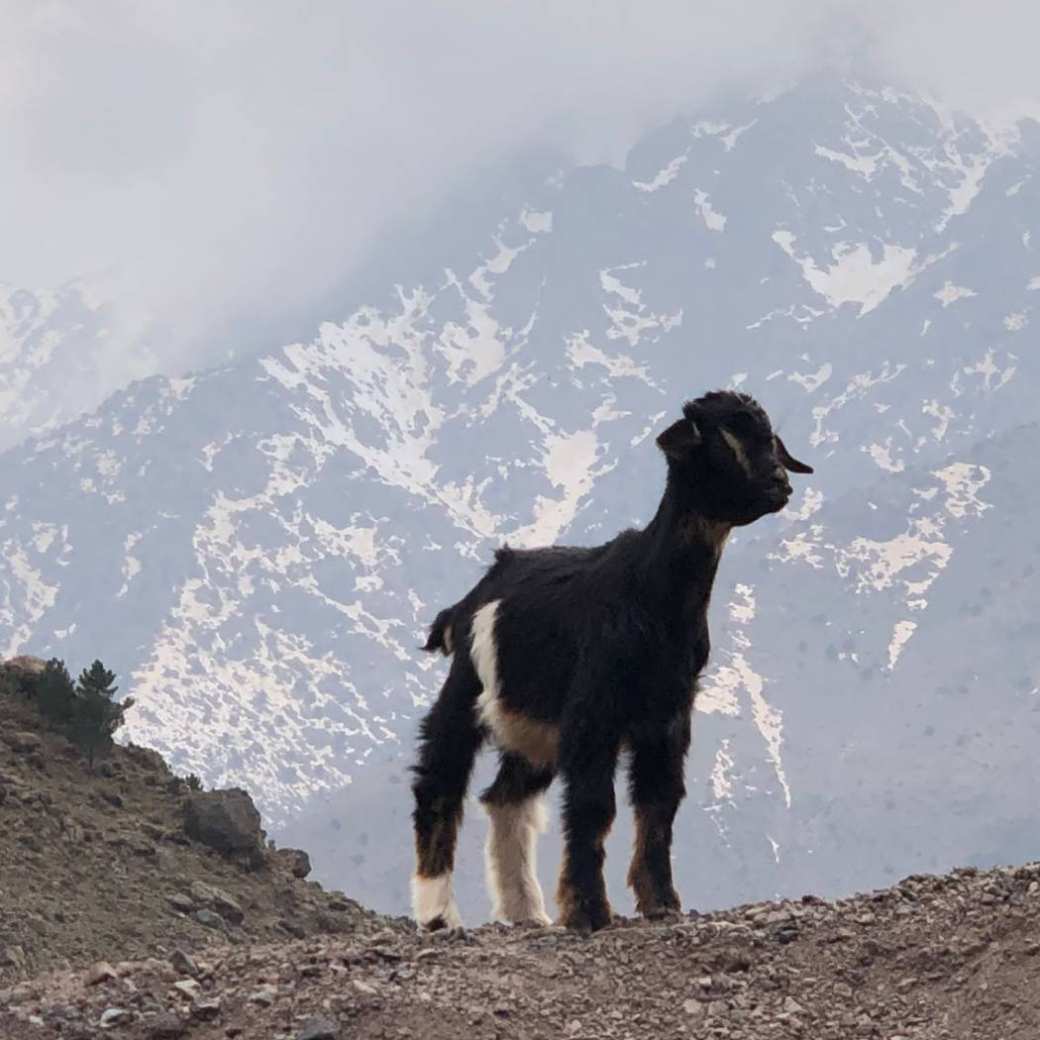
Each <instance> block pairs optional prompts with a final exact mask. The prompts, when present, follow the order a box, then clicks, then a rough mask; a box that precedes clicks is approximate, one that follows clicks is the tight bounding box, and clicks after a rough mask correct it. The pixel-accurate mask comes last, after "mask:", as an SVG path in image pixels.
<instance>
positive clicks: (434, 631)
mask: <svg viewBox="0 0 1040 1040" xmlns="http://www.w3.org/2000/svg"><path fill="white" fill-rule="evenodd" d="M454 620H455V608H454V607H447V608H446V609H444V610H442V611H441V612H440V613H439V614H438V615H437V616H436V617H435V618H434V620H433V624H432V625H430V636H429V638H428V639H427V640H426V645H425V646H424V647H423V649H424V650H428V651H430V653H434V652H435V651H437V650H439V651H440V652H441V653H442V654H444V656H445V657H451V655H452V653H453V652H454V650H455V638H454V632H453V631H452V622H453V621H454Z"/></svg>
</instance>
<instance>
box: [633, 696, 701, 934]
mask: <svg viewBox="0 0 1040 1040" xmlns="http://www.w3.org/2000/svg"><path fill="white" fill-rule="evenodd" d="M631 745H632V760H631V764H630V766H629V790H630V792H631V796H632V807H633V809H634V810H635V818H636V821H635V822H636V838H635V850H634V852H633V855H632V865H631V867H630V868H629V871H628V884H629V886H630V887H631V888H632V891H633V892H634V893H635V897H636V910H637V911H638V912H639V913H641V914H643V915H644V916H645V917H659V916H663V915H664V914H668V913H674V912H678V911H679V910H680V909H681V902H680V900H679V895H678V893H677V892H676V891H675V887H674V885H673V884H672V859H671V850H672V823H673V821H674V820H675V814H676V812H677V811H678V808H679V804H680V803H681V802H682V800H683V798H684V797H685V795H686V785H685V783H684V780H683V772H684V769H685V761H686V752H687V751H688V750H689V747H690V713H689V711H685V712H683V713H681V714H680V715H679V716H678V717H677V718H676V719H675V720H674V721H673V722H672V724H671V725H670V726H669V727H668V728H667V729H666V730H664V731H662V732H660V733H654V734H647V735H643V736H640V737H639V738H638V739H634V740H632V741H631Z"/></svg>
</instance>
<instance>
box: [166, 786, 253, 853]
mask: <svg viewBox="0 0 1040 1040" xmlns="http://www.w3.org/2000/svg"><path fill="white" fill-rule="evenodd" d="M184 830H185V832H186V833H187V835H188V837H190V838H194V839H195V840H196V841H201V842H202V843H203V844H204V845H208V846H209V847H210V848H211V849H216V850H217V851H218V852H222V853H224V854H225V855H227V856H234V857H235V858H240V859H242V860H243V861H244V862H246V863H248V864H249V865H251V866H259V864H260V863H261V862H262V861H263V858H264V832H263V830H262V829H261V827H260V813H259V812H258V811H257V808H256V806H255V805H254V804H253V799H252V798H250V797H249V794H248V792H246V791H243V790H242V789H241V788H239V787H230V788H227V789H226V790H223V791H193V792H192V793H191V794H189V795H188V797H187V798H186V799H185V801H184Z"/></svg>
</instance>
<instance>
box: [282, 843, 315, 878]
mask: <svg viewBox="0 0 1040 1040" xmlns="http://www.w3.org/2000/svg"><path fill="white" fill-rule="evenodd" d="M274 855H275V859H276V860H277V861H278V862H279V863H280V864H281V865H282V866H283V867H285V868H286V869H287V870H288V871H289V872H290V873H291V874H292V876H293V877H295V878H305V877H306V876H307V875H308V874H309V873H310V872H311V858H310V856H308V855H307V853H306V852H304V851H303V849H278V851H277V852H275V854H274Z"/></svg>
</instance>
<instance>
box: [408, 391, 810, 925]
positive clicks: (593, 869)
mask: <svg viewBox="0 0 1040 1040" xmlns="http://www.w3.org/2000/svg"><path fill="white" fill-rule="evenodd" d="M657 445H658V447H659V448H660V449H661V451H662V452H663V453H664V456H665V459H666V463H667V480H666V485H665V491H664V496H663V497H662V499H661V502H660V505H659V506H658V509H657V512H656V514H655V516H654V517H653V519H652V520H651V521H650V523H649V524H648V525H647V526H646V528H645V529H643V530H626V531H622V532H621V533H620V534H618V535H617V536H616V537H615V538H614V539H612V540H611V541H609V542H607V543H606V544H605V545H599V546H595V547H591V548H577V547H566V546H553V547H549V548H541V549H511V548H509V547H508V546H505V547H503V548H501V549H499V550H498V551H497V552H496V553H495V561H494V563H493V565H492V566H491V567H490V569H489V570H488V571H487V573H486V574H485V575H484V577H483V578H481V579H480V581H479V582H478V583H477V584H476V585H475V586H474V587H473V589H472V590H471V591H470V592H469V593H467V594H466V596H464V597H463V598H462V599H461V600H460V601H459V602H458V603H456V604H455V605H454V606H451V607H448V608H447V609H445V610H442V611H441V612H440V613H439V614H438V615H437V618H436V620H435V621H434V623H433V625H432V626H431V628H430V633H429V639H428V640H427V642H426V645H425V647H424V649H425V650H429V651H440V652H442V653H443V654H445V655H446V656H450V657H451V658H452V661H451V666H450V670H449V673H448V676H447V679H446V680H445V683H444V686H443V688H442V689H441V692H440V694H439V696H438V698H437V700H436V702H435V703H434V705H433V707H432V708H431V709H430V711H429V713H428V714H427V715H426V717H425V718H424V719H423V721H422V723H421V726H420V733H419V756H418V762H417V764H416V765H415V766H414V767H413V773H414V782H413V784H412V792H413V794H414V796H415V811H414V813H413V817H412V819H413V822H414V827H415V847H416V869H415V874H414V876H413V878H412V905H413V913H414V915H415V918H416V920H417V921H418V923H419V925H420V927H422V928H426V929H436V928H441V927H457V926H459V925H460V923H461V922H460V919H459V913H458V908H457V905H456V902H455V898H454V894H453V889H452V869H453V867H454V858H455V842H456V836H457V833H458V828H459V825H460V824H461V821H462V806H463V800H464V798H465V796H466V789H467V786H468V784H469V777H470V773H471V770H472V767H473V762H474V758H475V756H476V753H477V751H478V750H479V749H480V747H481V746H482V745H483V744H484V743H485V741H488V740H491V741H493V743H494V744H495V745H497V747H498V750H499V753H500V758H501V760H500V766H499V770H498V774H497V776H496V777H495V780H494V782H493V783H492V784H491V786H490V787H488V788H487V790H486V791H484V792H483V794H482V795H481V801H482V803H483V805H484V807H485V808H486V810H487V812H488V815H489V817H490V829H489V833H488V839H487V846H486V851H485V859H486V867H487V881H488V887H489V889H490V891H491V896H492V903H493V906H492V916H493V917H494V918H495V919H498V920H503V921H507V922H513V923H519V922H522V921H535V922H539V923H541V924H549V923H550V918H549V916H548V914H547V913H546V909H545V902H544V899H543V896H542V891H541V888H540V887H539V884H538V879H537V876H536V873H535V844H536V838H537V832H538V831H539V829H540V828H541V820H542V808H541V802H542V795H543V794H544V792H545V790H546V789H547V788H548V787H549V785H550V784H551V783H552V781H553V778H554V777H555V775H556V774H557V773H559V774H561V776H562V778H563V781H564V783H565V792H564V798H563V833H564V855H563V863H562V865H561V868H560V874H559V885H558V889H557V896H556V899H557V904H558V906H559V910H560V923H561V924H563V925H565V926H567V927H568V928H572V929H577V930H580V931H586V932H587V931H594V930H596V929H599V928H602V927H604V926H605V925H606V924H608V923H609V922H610V920H611V916H612V914H611V909H610V903H609V901H608V899H607V892H606V886H605V884H604V881H603V861H604V849H603V844H604V841H605V839H606V836H607V833H608V831H609V829H610V826H611V824H612V822H613V819H614V813H615V801H614V775H615V771H616V766H617V759H618V755H619V753H620V752H621V751H622V750H626V751H627V753H628V755H629V792H630V795H631V800H632V804H633V808H634V812H635V819H636V838H635V850H634V855H633V858H632V861H631V868H630V870H629V872H628V884H629V886H630V887H631V888H632V889H633V890H634V893H635V897H636V908H637V910H638V911H639V913H641V914H643V915H645V916H647V917H654V916H660V915H663V914H666V913H669V912H671V911H677V910H678V909H679V907H680V902H679V896H678V895H677V894H676V891H675V889H674V887H673V884H672V868H671V859H670V850H671V842H672V822H673V820H674V818H675V814H676V811H677V809H678V807H679V804H680V802H681V801H682V799H683V797H684V796H685V793H686V791H685V786H684V782H683V772H684V764H685V759H686V753H687V751H688V749H689V744H690V716H691V711H692V707H693V699H694V695H695V686H696V680H697V676H698V675H699V674H700V672H701V670H702V669H703V668H704V665H705V663H706V662H707V659H708V650H709V641H708V621H707V607H708V600H709V597H710V595H711V588H712V583H713V581H714V579H715V572H716V569H717V567H718V564H719V556H720V553H721V551H722V547H723V544H724V543H725V541H726V538H727V536H728V534H729V532H730V529H731V528H733V527H738V526H743V525H745V524H750V523H752V522H753V521H755V520H757V519H759V518H760V517H762V516H764V515H766V514H767V513H775V512H777V511H779V510H781V509H783V508H784V506H785V505H786V504H787V502H788V500H789V498H790V496H791V485H790V483H789V481H788V478H787V475H786V473H785V469H786V470H791V471H792V472H795V473H812V469H811V467H809V466H807V465H805V463H802V462H798V461H797V460H796V459H794V458H792V457H791V455H790V454H789V453H788V451H787V449H786V448H785V447H784V444H783V441H781V439H780V437H779V436H777V435H776V433H774V432H773V430H772V427H771V424H770V422H769V418H768V416H767V415H766V413H765V412H764V411H763V410H762V408H761V407H760V406H759V405H758V404H757V402H756V401H755V400H754V399H753V398H751V397H749V396H747V395H746V394H740V393H734V392H731V391H714V392H712V393H708V394H705V395H704V396H703V397H700V398H698V399H697V400H695V401H688V402H687V403H686V404H685V405H684V406H683V417H682V418H681V419H679V420H678V421H677V422H675V423H673V424H672V425H671V426H669V427H668V428H667V429H666V430H664V431H663V432H662V433H661V434H660V435H659V436H658V437H657Z"/></svg>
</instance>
